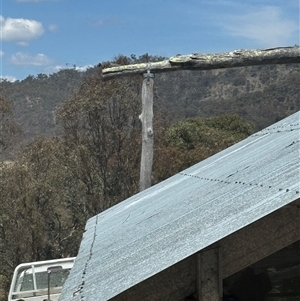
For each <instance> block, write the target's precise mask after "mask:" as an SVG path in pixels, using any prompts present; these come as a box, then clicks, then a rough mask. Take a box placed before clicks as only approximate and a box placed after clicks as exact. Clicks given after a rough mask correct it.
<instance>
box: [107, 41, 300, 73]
mask: <svg viewBox="0 0 300 301" xmlns="http://www.w3.org/2000/svg"><path fill="white" fill-rule="evenodd" d="M291 63H300V46H299V45H295V46H292V47H277V48H270V49H261V50H257V49H256V50H245V49H242V50H234V51H231V52H225V53H217V54H200V53H193V54H189V55H176V56H173V57H171V58H170V59H168V60H165V61H161V62H154V63H148V64H147V63H143V64H133V65H122V66H115V67H111V68H104V69H103V70H102V75H103V78H106V79H108V78H113V77H118V76H128V75H136V74H142V73H146V72H147V71H148V72H149V71H150V72H151V73H161V72H166V71H176V70H210V69H222V68H234V67H245V66H255V65H270V64H291Z"/></svg>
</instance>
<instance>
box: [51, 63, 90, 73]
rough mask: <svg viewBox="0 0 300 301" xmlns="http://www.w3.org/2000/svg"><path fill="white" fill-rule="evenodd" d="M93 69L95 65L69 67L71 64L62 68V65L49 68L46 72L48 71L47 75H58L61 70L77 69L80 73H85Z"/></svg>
mask: <svg viewBox="0 0 300 301" xmlns="http://www.w3.org/2000/svg"><path fill="white" fill-rule="evenodd" d="M92 67H94V66H93V65H85V66H76V65H74V66H69V64H68V65H66V66H60V65H57V66H50V67H48V68H47V70H46V71H47V73H56V72H58V71H60V70H64V69H75V70H76V71H78V72H85V71H86V70H87V69H89V68H92Z"/></svg>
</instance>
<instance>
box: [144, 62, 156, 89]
mask: <svg viewBox="0 0 300 301" xmlns="http://www.w3.org/2000/svg"><path fill="white" fill-rule="evenodd" d="M150 70H151V64H150V63H148V64H147V73H144V74H143V76H144V78H147V84H149V81H150V78H153V77H154V74H153V73H151V72H150Z"/></svg>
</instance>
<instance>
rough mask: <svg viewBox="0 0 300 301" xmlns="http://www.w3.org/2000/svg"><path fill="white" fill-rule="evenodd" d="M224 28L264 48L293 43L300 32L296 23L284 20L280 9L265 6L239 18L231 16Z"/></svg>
mask: <svg viewBox="0 0 300 301" xmlns="http://www.w3.org/2000/svg"><path fill="white" fill-rule="evenodd" d="M222 26H223V28H224V29H225V30H226V31H227V32H228V33H229V34H230V35H232V36H238V37H242V38H246V39H248V40H252V41H254V42H258V44H260V45H261V46H264V47H275V46H284V45H286V43H291V42H292V41H291V40H292V39H293V38H294V37H295V36H296V35H297V34H296V33H297V31H298V26H297V24H296V22H293V21H291V20H289V19H288V18H284V16H283V14H282V11H281V10H280V8H278V7H274V6H264V7H261V8H259V9H256V10H252V11H250V12H247V13H245V14H241V15H239V16H231V17H229V18H227V21H226V22H224V23H223V24H222ZM294 43H295V42H294Z"/></svg>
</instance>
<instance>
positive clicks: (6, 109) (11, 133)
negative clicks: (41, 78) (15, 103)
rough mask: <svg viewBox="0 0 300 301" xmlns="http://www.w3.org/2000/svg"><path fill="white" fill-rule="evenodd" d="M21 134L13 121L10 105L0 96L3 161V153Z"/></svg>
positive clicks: (0, 151)
mask: <svg viewBox="0 0 300 301" xmlns="http://www.w3.org/2000/svg"><path fill="white" fill-rule="evenodd" d="M20 134H21V129H20V127H19V126H18V125H17V124H16V122H15V121H14V120H13V115H12V105H11V103H10V102H8V101H7V100H5V99H4V98H3V96H2V95H0V154H1V159H2V160H3V159H4V152H5V151H6V150H7V149H8V148H9V147H10V146H11V145H12V143H13V142H14V141H15V139H16V138H17V137H18V136H19V135H20Z"/></svg>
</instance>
